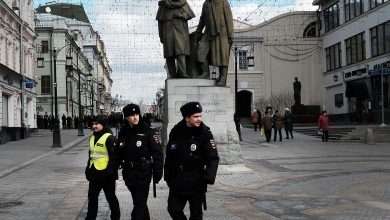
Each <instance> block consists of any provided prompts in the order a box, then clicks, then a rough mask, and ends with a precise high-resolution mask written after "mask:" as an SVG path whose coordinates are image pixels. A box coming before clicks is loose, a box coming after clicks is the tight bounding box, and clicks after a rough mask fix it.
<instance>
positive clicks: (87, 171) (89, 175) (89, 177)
mask: <svg viewBox="0 0 390 220" xmlns="http://www.w3.org/2000/svg"><path fill="white" fill-rule="evenodd" d="M85 178H87V180H88V181H91V174H90V172H89V169H88V167H87V168H85Z"/></svg>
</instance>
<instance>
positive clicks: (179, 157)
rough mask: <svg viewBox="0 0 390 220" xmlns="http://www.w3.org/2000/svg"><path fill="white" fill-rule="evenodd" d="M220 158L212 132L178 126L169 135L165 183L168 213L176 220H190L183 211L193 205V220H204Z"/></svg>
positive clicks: (191, 207)
mask: <svg viewBox="0 0 390 220" xmlns="http://www.w3.org/2000/svg"><path fill="white" fill-rule="evenodd" d="M218 162H219V156H218V151H217V148H216V144H215V141H214V138H213V135H212V133H211V131H210V128H209V127H207V126H206V125H205V124H204V123H203V122H202V123H201V125H200V127H188V126H187V125H186V122H185V120H182V121H181V122H179V123H178V124H177V125H175V127H174V128H173V129H172V131H171V133H170V134H169V142H168V145H167V149H166V158H165V165H164V179H165V181H166V182H167V184H168V186H169V198H168V212H169V214H170V215H171V217H172V219H174V220H181V219H187V218H186V217H185V215H184V213H183V209H184V207H185V205H186V203H187V201H188V202H189V204H190V212H191V216H190V219H194V220H195V219H202V216H203V214H202V202H203V201H205V193H206V190H207V184H214V181H215V177H216V175H217V169H218Z"/></svg>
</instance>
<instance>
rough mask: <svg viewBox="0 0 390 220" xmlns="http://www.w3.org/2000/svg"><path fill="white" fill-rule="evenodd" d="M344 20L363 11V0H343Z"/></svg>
mask: <svg viewBox="0 0 390 220" xmlns="http://www.w3.org/2000/svg"><path fill="white" fill-rule="evenodd" d="M344 4H345V7H344V9H345V21H349V20H351V19H352V18H354V17H357V16H359V15H361V14H362V13H363V8H364V7H363V0H344Z"/></svg>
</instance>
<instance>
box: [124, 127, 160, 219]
mask: <svg viewBox="0 0 390 220" xmlns="http://www.w3.org/2000/svg"><path fill="white" fill-rule="evenodd" d="M118 141H119V145H120V149H121V160H122V161H123V164H122V166H123V179H124V180H125V184H126V186H127V188H128V189H129V190H130V192H131V195H132V198H133V204H134V208H133V211H132V212H131V219H142V220H144V219H150V217H149V210H148V206H147V200H148V195H149V187H150V182H151V178H152V173H153V181H154V182H155V183H158V182H159V181H160V180H161V178H162V172H163V153H162V149H161V145H160V142H159V140H158V138H157V136H156V135H155V133H154V131H153V130H152V129H150V128H149V126H148V125H146V124H145V123H144V122H142V121H140V122H139V123H138V124H137V125H134V126H133V127H130V125H129V124H128V123H125V125H124V126H123V127H122V128H121V130H120V132H119V136H118ZM152 159H153V163H152Z"/></svg>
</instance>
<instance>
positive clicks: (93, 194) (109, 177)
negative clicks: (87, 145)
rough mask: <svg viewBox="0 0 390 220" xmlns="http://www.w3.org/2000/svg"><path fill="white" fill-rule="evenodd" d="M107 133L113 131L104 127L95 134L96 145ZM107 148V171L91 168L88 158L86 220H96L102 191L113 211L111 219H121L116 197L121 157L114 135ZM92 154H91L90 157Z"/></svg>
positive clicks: (108, 139)
mask: <svg viewBox="0 0 390 220" xmlns="http://www.w3.org/2000/svg"><path fill="white" fill-rule="evenodd" d="M105 133H111V134H112V131H111V129H109V128H106V127H103V130H102V131H100V132H96V133H95V132H94V133H93V135H94V136H95V144H96V142H97V141H98V140H99V138H100V137H101V136H102V135H103V134H105ZM106 147H107V152H108V157H109V161H108V164H107V167H106V169H104V170H97V169H96V168H95V166H94V165H93V164H92V167H90V156H88V163H87V167H86V169H85V175H86V178H87V180H88V181H89V188H88V213H87V217H86V218H85V219H96V216H97V212H98V198H99V194H100V191H101V190H102V189H103V191H104V194H105V195H106V199H107V202H108V204H109V206H110V209H111V219H120V215H121V214H120V209H119V202H118V198H117V197H116V195H115V181H116V180H117V179H118V167H119V155H118V147H117V145H116V138H115V137H114V136H113V135H110V136H109V137H108V138H107V140H106ZM90 154H91V152H89V154H88V155H90Z"/></svg>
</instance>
